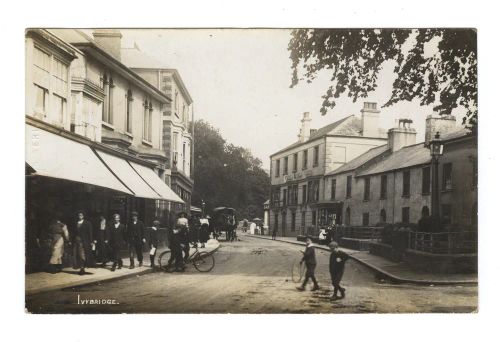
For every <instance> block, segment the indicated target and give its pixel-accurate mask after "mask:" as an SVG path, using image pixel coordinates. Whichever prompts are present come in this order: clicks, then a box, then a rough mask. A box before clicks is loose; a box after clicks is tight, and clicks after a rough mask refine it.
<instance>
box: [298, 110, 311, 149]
mask: <svg viewBox="0 0 500 342" xmlns="http://www.w3.org/2000/svg"><path fill="white" fill-rule="evenodd" d="M300 122H301V126H300V133H299V141H300V142H304V141H306V140H308V139H309V137H310V136H311V117H310V114H309V112H305V113H304V116H303V118H302V120H300Z"/></svg>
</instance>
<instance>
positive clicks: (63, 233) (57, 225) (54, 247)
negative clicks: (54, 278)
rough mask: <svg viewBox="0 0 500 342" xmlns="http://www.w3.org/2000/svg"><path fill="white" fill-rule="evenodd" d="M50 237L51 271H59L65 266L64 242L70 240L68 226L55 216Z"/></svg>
mask: <svg viewBox="0 0 500 342" xmlns="http://www.w3.org/2000/svg"><path fill="white" fill-rule="evenodd" d="M48 233H49V238H50V241H51V245H50V251H51V256H50V260H49V272H50V273H58V272H61V270H62V268H63V256H64V242H67V241H69V233H68V228H67V226H66V225H65V224H64V223H62V222H61V221H60V219H59V215H57V217H55V218H54V219H53V220H52V222H51V223H50V225H49V232H48Z"/></svg>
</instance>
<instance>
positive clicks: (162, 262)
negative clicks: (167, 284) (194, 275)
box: [158, 251, 171, 271]
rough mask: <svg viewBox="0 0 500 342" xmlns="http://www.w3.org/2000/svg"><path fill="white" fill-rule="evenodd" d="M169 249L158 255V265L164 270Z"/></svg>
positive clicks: (168, 257)
mask: <svg viewBox="0 0 500 342" xmlns="http://www.w3.org/2000/svg"><path fill="white" fill-rule="evenodd" d="M170 254H171V251H165V252H163V253H161V254H160V256H159V257H158V265H159V266H160V269H162V270H164V271H166V270H167V267H168V260H170Z"/></svg>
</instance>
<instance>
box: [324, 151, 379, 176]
mask: <svg viewBox="0 0 500 342" xmlns="http://www.w3.org/2000/svg"><path fill="white" fill-rule="evenodd" d="M388 150H389V147H388V146H387V144H386V145H382V146H377V147H374V148H372V149H370V150H368V151H366V152H365V153H363V154H362V155H360V156H358V157H356V158H354V159H353V160H351V161H349V162H348V163H345V164H344V165H342V166H341V167H339V168H337V169H335V170H333V171H332V172H329V173H327V174H326V175H327V176H331V175H336V174H340V173H343V172H348V171H352V170H355V169H357V168H358V167H360V166H362V165H364V164H365V163H366V162H368V161H370V160H371V159H373V158H375V157H378V156H379V155H381V154H382V153H384V152H386V151H388Z"/></svg>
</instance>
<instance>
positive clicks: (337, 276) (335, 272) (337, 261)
mask: <svg viewBox="0 0 500 342" xmlns="http://www.w3.org/2000/svg"><path fill="white" fill-rule="evenodd" d="M328 247H330V251H331V252H332V253H331V254H330V276H331V278H332V285H333V295H332V300H337V299H341V298H344V297H345V288H343V287H341V286H340V281H341V280H342V276H343V275H344V265H345V262H346V261H347V259H348V258H349V255H347V253H345V252H343V251H341V250H340V249H339V245H338V244H337V243H336V242H335V241H334V242H331V243H330V244H329V245H328ZM338 291H340V297H338V296H337V292H338Z"/></svg>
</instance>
